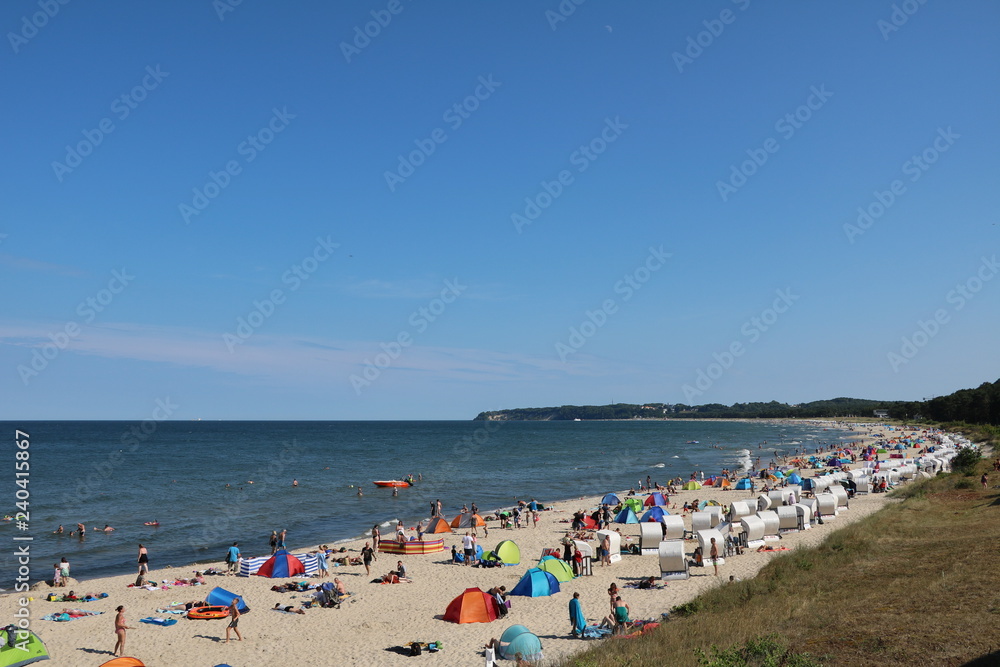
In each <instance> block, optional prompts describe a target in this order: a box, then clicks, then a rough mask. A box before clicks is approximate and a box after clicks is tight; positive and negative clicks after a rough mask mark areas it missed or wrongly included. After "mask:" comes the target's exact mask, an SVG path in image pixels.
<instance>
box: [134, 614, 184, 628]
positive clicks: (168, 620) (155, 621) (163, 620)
mask: <svg viewBox="0 0 1000 667" xmlns="http://www.w3.org/2000/svg"><path fill="white" fill-rule="evenodd" d="M139 622H140V623H150V624H152V625H164V626H170V625H173V624H174V623H176V622H177V619H176V618H156V617H153V616H149V617H147V618H140V619H139Z"/></svg>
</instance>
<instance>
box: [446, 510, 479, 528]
mask: <svg viewBox="0 0 1000 667" xmlns="http://www.w3.org/2000/svg"><path fill="white" fill-rule="evenodd" d="M485 525H486V522H485V521H483V517H481V516H479V515H478V514H470V513H469V512H466V513H464V514H459V515H458V516H456V517H455V518H454V519H452V520H451V527H452V528H479V527H481V526H485Z"/></svg>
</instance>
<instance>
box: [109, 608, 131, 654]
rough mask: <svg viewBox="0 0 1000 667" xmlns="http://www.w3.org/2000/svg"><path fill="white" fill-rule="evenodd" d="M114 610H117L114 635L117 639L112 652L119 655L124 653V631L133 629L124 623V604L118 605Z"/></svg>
mask: <svg viewBox="0 0 1000 667" xmlns="http://www.w3.org/2000/svg"><path fill="white" fill-rule="evenodd" d="M115 611H117V612H118V615H117V616H115V636H116V637H117V638H118V641H116V642H115V650H114V654H115V655H116V656H118V657H121V656H123V655H125V631H126V630H133V629H134V628H130V627H129V626H127V625H125V607H124V606H122V605H118V607H117V608H116V609H115Z"/></svg>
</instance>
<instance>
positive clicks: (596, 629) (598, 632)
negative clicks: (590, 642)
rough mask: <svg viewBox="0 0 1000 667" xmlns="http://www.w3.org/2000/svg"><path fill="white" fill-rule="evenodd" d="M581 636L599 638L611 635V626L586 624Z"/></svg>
mask: <svg viewBox="0 0 1000 667" xmlns="http://www.w3.org/2000/svg"><path fill="white" fill-rule="evenodd" d="M583 636H584V637H585V638H586V639H601V638H602V637H609V636H611V628H602V627H601V626H599V625H588V626H587V627H585V628H584V629H583Z"/></svg>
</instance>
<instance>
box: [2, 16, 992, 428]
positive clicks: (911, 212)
mask: <svg viewBox="0 0 1000 667" xmlns="http://www.w3.org/2000/svg"><path fill="white" fill-rule="evenodd" d="M0 27H2V28H3V33H4V35H5V36H6V39H5V42H6V44H5V46H4V47H3V49H4V55H3V57H4V58H5V59H6V63H5V65H6V66H5V67H4V68H3V69H2V72H0V78H2V81H3V83H4V84H5V89H7V90H9V91H17V92H16V93H14V94H12V95H11V97H12V98H13V99H14V100H16V101H14V102H13V103H12V104H9V105H8V109H9V111H8V115H9V123H8V125H9V127H10V128H11V130H10V131H9V132H8V141H7V144H6V145H7V156H8V157H7V159H6V160H5V164H4V166H3V168H2V169H3V179H2V182H3V183H4V186H3V188H2V189H0V202H2V204H3V207H4V210H5V212H6V215H5V216H4V218H3V220H0V280H2V281H3V284H5V285H7V286H8V287H7V289H5V290H3V291H2V295H0V309H2V311H0V312H2V313H3V318H2V319H0V368H2V369H3V371H4V372H3V379H2V381H0V387H2V390H0V397H2V401H0V420H18V419H23V420H77V419H87V420H105V419H113V420H143V419H157V420H158V419H160V418H162V419H171V420H182V421H183V420H196V419H199V418H200V419H202V420H213V421H214V420H223V421H226V420H239V421H244V420H255V419H266V420H268V421H271V420H278V421H281V420H294V421H299V420H319V421H354V420H361V421H367V420H414V419H419V420H466V419H472V418H473V417H475V415H477V414H478V413H479V412H483V411H491V410H500V409H514V408H524V407H548V406H561V405H606V404H610V403H612V402H615V403H643V402H663V403H686V404H705V403H723V404H727V405H729V404H732V403H735V402H757V401H760V402H768V401H771V400H776V401H779V402H783V403H790V404H794V403H803V402H809V401H814V400H825V399H829V398H834V397H857V398H869V397H872V396H875V397H891V398H876V399H874V400H903V401H905V400H914V401H919V400H923V399H926V398H930V397H932V396H939V395H944V394H949V393H951V392H953V391H956V390H958V389H964V388H974V387H977V386H979V385H980V384H981V383H983V382H988V381H993V380H994V379H995V378H996V377H998V376H1000V370H998V368H997V366H998V364H997V362H998V356H997V354H996V343H995V338H996V335H995V333H993V332H994V331H995V330H996V329H997V328H998V327H1000V280H994V278H995V277H996V275H997V273H998V272H1000V263H998V260H997V252H996V248H997V245H998V234H1000V220H998V218H997V214H996V202H995V200H996V194H995V190H996V187H995V184H996V181H997V176H998V171H1000V170H998V167H997V162H996V157H995V156H996V155H997V154H998V153H1000V127H998V125H997V123H996V120H995V119H996V118H997V117H998V115H1000V92H998V91H997V88H996V85H995V83H994V81H993V76H992V72H993V71H994V70H995V65H996V63H997V62H1000V40H998V39H997V37H996V35H997V33H998V29H1000V6H997V5H996V4H995V3H989V2H985V1H983V0H974V1H972V2H968V3H962V4H959V5H946V4H943V3H926V4H922V3H920V2H917V1H916V0H907V2H897V3H892V2H886V3H875V4H871V3H860V2H852V3H846V4H843V5H836V6H834V5H823V4H798V3H781V4H766V3H762V2H756V1H754V0H719V1H718V2H715V3H712V4H710V5H701V4H699V5H694V6H688V5H666V4H662V3H652V2H643V3H634V4H630V5H628V6H619V5H615V6H605V5H600V4H597V3H581V4H577V3H575V2H563V3H558V2H555V1H552V2H544V3H542V4H540V5H531V6H503V7H491V6H481V5H466V4H461V3H445V4H440V3H438V4H421V3H417V2H411V0H378V1H375V2H356V1H352V2H346V3H338V4H336V5H335V6H330V5H327V4H324V3H319V2H315V1H310V2H305V3H300V4H295V5H293V6H280V7H279V6H271V5H259V4H253V3H245V2H243V3H236V2H234V1H233V0H218V1H217V2H214V3H213V2H203V3H193V4H189V5H182V6H177V5H174V4H167V3H142V4H134V3H125V2H111V3H106V4H102V5H100V6H99V7H92V6H85V5H82V4H77V3H68V4H63V3H62V2H61V0H34V1H31V2H27V1H24V2H10V3H5V4H4V5H3V6H2V7H0ZM15 95H16V97H15Z"/></svg>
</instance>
